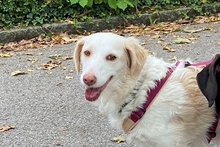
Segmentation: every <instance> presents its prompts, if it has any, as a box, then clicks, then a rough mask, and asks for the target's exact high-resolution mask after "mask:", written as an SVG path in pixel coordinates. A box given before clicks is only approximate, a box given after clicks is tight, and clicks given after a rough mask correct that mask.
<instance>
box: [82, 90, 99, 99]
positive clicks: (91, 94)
mask: <svg viewBox="0 0 220 147" xmlns="http://www.w3.org/2000/svg"><path fill="white" fill-rule="evenodd" d="M101 91H102V90H101V88H87V89H86V91H85V97H86V99H87V100H88V101H95V100H96V99H98V97H99V95H100V93H101Z"/></svg>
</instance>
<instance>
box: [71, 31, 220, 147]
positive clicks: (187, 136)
mask: <svg viewBox="0 0 220 147" xmlns="http://www.w3.org/2000/svg"><path fill="white" fill-rule="evenodd" d="M219 56H220V55H216V57H215V58H214V59H213V60H211V61H208V62H204V63H199V64H194V65H193V64H189V63H188V62H185V61H180V62H177V63H173V64H171V63H166V62H164V61H163V60H162V59H158V58H156V57H154V56H151V55H147V52H146V51H145V50H144V49H142V48H141V46H139V44H138V42H137V41H136V40H135V39H134V38H124V37H122V36H119V35H115V34H112V33H96V34H93V35H90V36H87V37H84V38H82V39H80V40H79V41H78V43H77V45H76V48H75V52H74V60H75V67H76V70H77V72H79V71H80V64H81V65H82V75H81V78H80V80H81V82H82V83H83V84H84V85H85V87H86V90H85V97H86V99H87V100H88V101H91V102H92V103H94V104H95V105H97V106H98V107H99V110H100V111H103V112H104V114H105V115H107V117H108V119H109V122H110V124H111V125H112V126H113V127H116V128H117V129H120V130H124V131H125V132H126V133H127V140H128V141H134V142H135V143H136V144H137V145H139V146H144V147H207V146H209V142H210V141H211V140H212V142H213V143H215V145H219V144H220V126H219V125H218V124H217V123H218V114H219V112H220V111H219V109H220V102H219V101H220V98H217V97H218V96H219V93H218V90H219V88H218V84H219V83H220V67H219V65H220V57H219ZM209 63H210V64H209ZM206 64H209V65H208V66H206ZM198 73H199V74H198ZM197 81H198V82H197ZM197 83H198V84H197ZM204 95H205V96H204ZM215 132H216V134H217V135H216V136H215Z"/></svg>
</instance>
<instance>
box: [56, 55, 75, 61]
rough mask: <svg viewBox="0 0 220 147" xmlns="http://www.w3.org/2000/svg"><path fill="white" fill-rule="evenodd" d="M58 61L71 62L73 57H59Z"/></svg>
mask: <svg viewBox="0 0 220 147" xmlns="http://www.w3.org/2000/svg"><path fill="white" fill-rule="evenodd" d="M59 59H60V60H63V61H64V60H71V59H73V57H72V56H64V57H60V58H59Z"/></svg>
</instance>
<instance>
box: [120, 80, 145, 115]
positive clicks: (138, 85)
mask: <svg viewBox="0 0 220 147" xmlns="http://www.w3.org/2000/svg"><path fill="white" fill-rule="evenodd" d="M143 79H144V78H143V76H141V77H140V78H139V79H138V80H137V82H136V85H135V87H134V88H133V90H132V92H131V93H130V95H129V97H130V99H128V100H127V99H126V100H125V102H124V103H123V104H122V105H121V108H120V109H119V111H118V112H119V113H121V112H122V109H123V108H124V107H125V106H126V105H128V104H129V103H130V102H132V101H133V100H134V99H135V98H136V95H137V93H138V91H139V89H140V87H141V86H142V85H143V83H144V80H143Z"/></svg>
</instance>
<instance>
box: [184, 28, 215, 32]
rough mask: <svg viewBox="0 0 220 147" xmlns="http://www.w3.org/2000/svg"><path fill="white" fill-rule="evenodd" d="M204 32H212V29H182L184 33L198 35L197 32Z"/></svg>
mask: <svg viewBox="0 0 220 147" xmlns="http://www.w3.org/2000/svg"><path fill="white" fill-rule="evenodd" d="M205 30H210V31H212V30H213V28H210V27H204V28H202V29H197V30H188V29H183V32H185V33H198V32H201V31H205Z"/></svg>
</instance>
